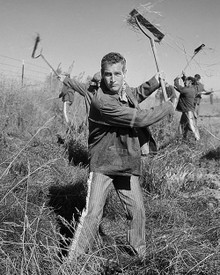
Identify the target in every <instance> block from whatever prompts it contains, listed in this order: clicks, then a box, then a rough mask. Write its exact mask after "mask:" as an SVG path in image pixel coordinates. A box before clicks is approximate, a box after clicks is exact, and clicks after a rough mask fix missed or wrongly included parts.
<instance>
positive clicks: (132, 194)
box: [68, 172, 146, 260]
mask: <svg viewBox="0 0 220 275" xmlns="http://www.w3.org/2000/svg"><path fill="white" fill-rule="evenodd" d="M112 184H113V185H114V188H115V190H116V192H117V194H118V196H119V198H120V200H121V202H122V204H123V207H124V209H125V213H126V217H127V220H128V224H129V228H128V234H127V239H128V242H129V243H130V245H131V246H132V247H133V249H134V250H135V251H136V252H137V253H138V254H139V255H140V256H143V255H144V254H145V252H146V251H145V250H146V243H145V221H146V218H145V209H144V202H143V195H142V190H141V187H140V183H139V177H137V176H130V177H126V176H107V175H103V174H100V173H95V172H91V173H90V176H89V179H88V194H87V198H86V207H85V209H84V210H83V213H82V216H81V220H80V223H79V225H78V227H77V229H76V232H75V235H74V239H73V241H72V244H71V246H70V248H69V256H68V259H69V260H72V259H73V258H74V257H77V256H79V255H81V254H83V253H86V252H88V250H89V249H90V248H91V246H92V244H93V243H94V241H95V236H96V233H97V230H98V227H99V224H100V221H101V218H102V214H103V208H104V205H105V201H106V198H107V195H108V193H109V191H110V189H111V185H112Z"/></svg>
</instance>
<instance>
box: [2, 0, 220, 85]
mask: <svg viewBox="0 0 220 275" xmlns="http://www.w3.org/2000/svg"><path fill="white" fill-rule="evenodd" d="M0 3H1V9H0V35H1V43H0V63H1V64H0V71H1V69H2V70H4V68H5V67H4V63H9V61H10V60H9V59H8V60H7V59H4V56H6V57H11V58H15V59H21V60H22V59H23V60H25V62H27V63H28V62H29V63H30V62H31V63H32V64H36V65H38V66H43V67H47V65H46V64H45V63H44V62H43V60H42V59H31V53H32V49H33V45H34V40H35V36H36V34H37V33H39V34H40V36H41V43H40V45H39V48H43V54H44V56H45V57H46V59H47V60H48V61H49V62H50V63H51V65H53V66H54V67H55V68H56V67H57V66H58V64H59V63H60V62H61V63H62V64H61V67H62V69H63V70H68V67H69V66H70V65H71V63H72V61H73V60H74V61H75V64H74V68H73V72H72V74H73V75H78V74H79V73H81V72H83V71H85V75H93V74H94V73H95V72H97V71H98V70H99V68H100V60H101V58H102V57H103V56H104V55H105V54H106V53H108V52H111V51H117V52H120V53H121V54H122V55H124V56H125V58H126V59H127V68H128V73H127V82H128V83H129V84H130V85H131V86H136V85H139V84H141V83H142V82H143V81H145V80H148V79H149V78H150V77H151V76H153V75H154V74H155V73H156V67H155V62H154V59H153V54H152V50H151V47H150V43H149V40H148V39H147V38H146V37H145V36H144V35H143V34H141V33H139V32H135V31H133V30H131V28H130V27H129V26H128V25H127V23H126V17H127V15H128V14H129V12H130V11H131V10H132V9H133V8H136V9H139V11H142V12H143V14H144V16H145V17H146V18H147V19H148V20H149V21H150V22H151V23H153V24H155V25H157V26H158V27H159V28H160V30H161V32H163V33H164V34H165V37H164V38H163V40H162V41H161V43H160V44H157V45H156V46H157V51H158V56H159V65H160V68H161V70H162V71H164V72H165V74H166V77H167V80H168V81H169V82H170V83H173V79H174V78H175V77H176V75H178V74H180V73H181V71H182V70H183V68H184V67H185V66H186V64H187V58H188V59H190V57H191V56H192V55H193V52H194V50H195V49H196V48H197V47H198V46H200V45H201V44H205V48H204V49H203V50H202V51H201V52H199V53H198V54H197V55H196V56H195V58H194V59H193V61H192V62H191V65H190V67H188V69H187V70H186V74H187V75H194V74H195V73H199V74H201V76H202V82H203V83H204V84H205V87H206V88H207V89H210V88H213V89H214V90H219V89H220V49H219V45H220V34H219V26H220V16H219V13H220V0H184V1H183V0H160V1H156V0H155V1H154V0H152V1H151V2H149V1H145V0H143V1H140V0H109V1H107V0H7V1H6V0H0ZM149 3H151V5H150V4H149ZM11 60H13V59H11ZM39 69H40V68H39ZM42 70H43V69H42ZM36 74H37V72H36Z"/></svg>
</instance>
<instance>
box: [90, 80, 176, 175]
mask: <svg viewBox="0 0 220 275" xmlns="http://www.w3.org/2000/svg"><path fill="white" fill-rule="evenodd" d="M158 87H159V83H158V82H157V80H156V79H155V78H152V79H151V80H149V81H148V82H146V83H144V84H142V85H140V86H139V87H137V88H129V87H128V86H127V87H126V94H127V97H128V103H124V102H121V101H120V99H119V95H118V94H111V93H110V91H108V90H107V88H106V86H105V84H104V83H103V82H101V87H100V88H99V89H98V91H97V92H96V93H95V95H94V96H93V99H92V102H91V106H90V114H89V156H90V171H93V172H99V173H103V174H106V175H123V176H130V175H140V165H141V149H140V140H139V134H140V133H139V131H140V129H141V128H142V130H143V128H144V127H146V126H150V125H152V124H153V123H155V122H157V121H159V120H160V119H162V118H163V117H164V116H165V115H167V114H169V113H170V112H172V111H173V106H172V103H171V102H166V103H164V104H162V105H161V106H157V107H155V108H151V109H150V110H141V109H140V108H139V107H138V103H140V102H141V101H143V100H144V99H145V98H146V97H148V96H149V95H150V94H151V93H152V92H153V91H155V90H156V89H158ZM144 131H145V133H144V135H145V140H146V139H148V140H150V139H151V134H150V132H149V131H148V129H146V128H144Z"/></svg>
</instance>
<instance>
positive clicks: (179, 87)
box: [174, 77, 184, 93]
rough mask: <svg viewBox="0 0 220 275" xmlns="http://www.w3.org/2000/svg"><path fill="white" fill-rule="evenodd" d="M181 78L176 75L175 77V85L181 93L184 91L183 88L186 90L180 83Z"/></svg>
mask: <svg viewBox="0 0 220 275" xmlns="http://www.w3.org/2000/svg"><path fill="white" fill-rule="evenodd" d="M179 82H180V78H179V77H176V78H175V79H174V87H175V88H176V90H177V91H178V92H179V93H183V90H184V87H183V86H181V85H180V83H179Z"/></svg>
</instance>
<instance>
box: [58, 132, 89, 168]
mask: <svg viewBox="0 0 220 275" xmlns="http://www.w3.org/2000/svg"><path fill="white" fill-rule="evenodd" d="M57 143H58V144H59V145H63V146H64V148H65V151H66V153H67V156H68V161H69V164H72V165H75V166H76V165H79V164H80V165H82V166H83V167H86V166H88V164H89V158H88V149H87V147H86V146H85V145H84V144H83V143H82V142H81V141H80V140H76V139H73V138H71V139H69V140H68V139H65V138H62V137H61V136H60V135H57Z"/></svg>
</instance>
